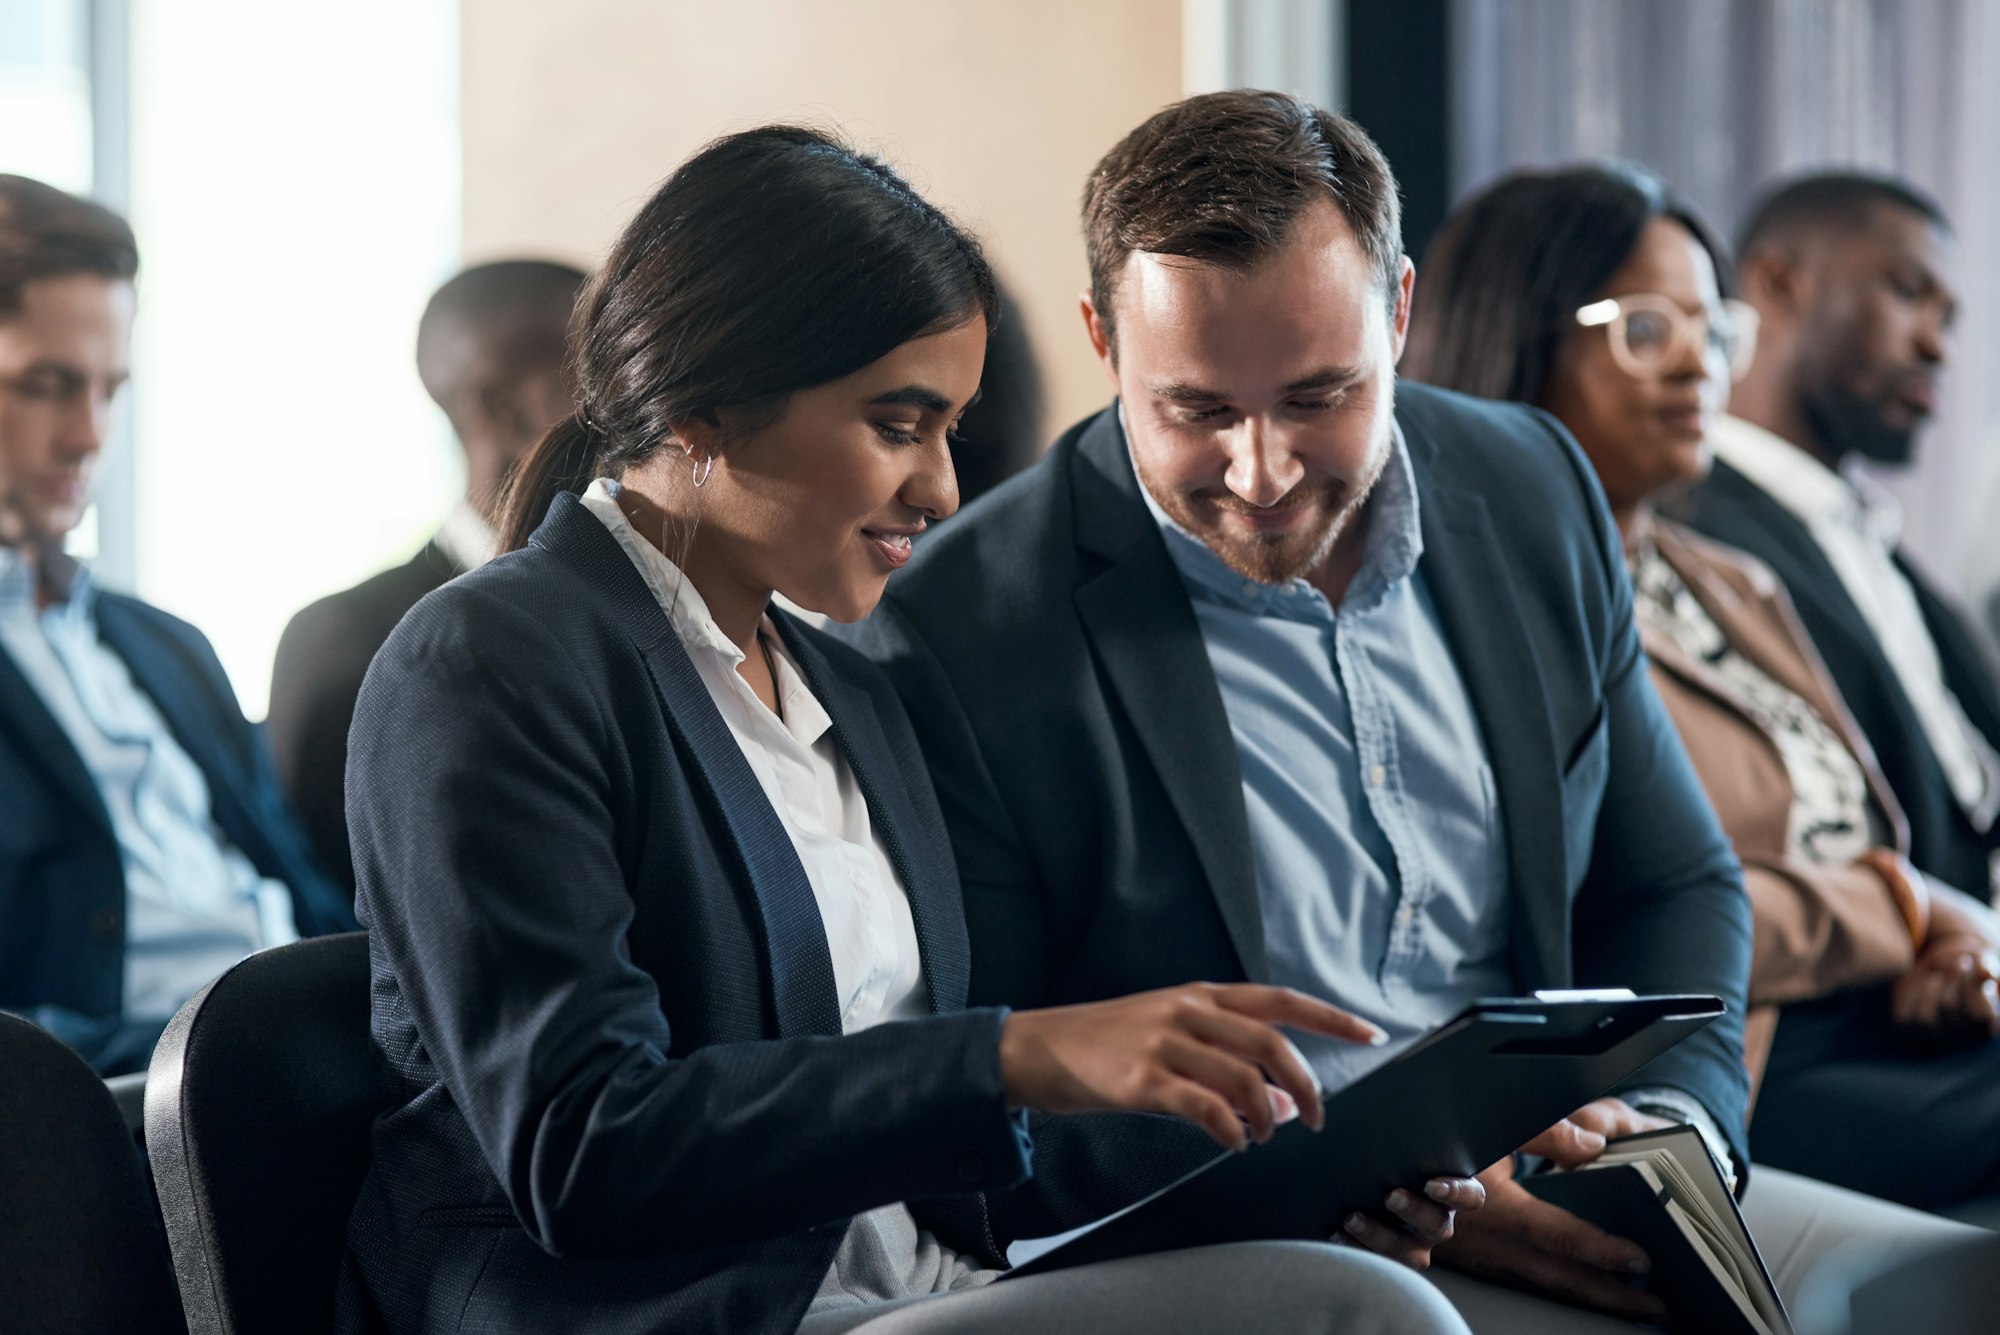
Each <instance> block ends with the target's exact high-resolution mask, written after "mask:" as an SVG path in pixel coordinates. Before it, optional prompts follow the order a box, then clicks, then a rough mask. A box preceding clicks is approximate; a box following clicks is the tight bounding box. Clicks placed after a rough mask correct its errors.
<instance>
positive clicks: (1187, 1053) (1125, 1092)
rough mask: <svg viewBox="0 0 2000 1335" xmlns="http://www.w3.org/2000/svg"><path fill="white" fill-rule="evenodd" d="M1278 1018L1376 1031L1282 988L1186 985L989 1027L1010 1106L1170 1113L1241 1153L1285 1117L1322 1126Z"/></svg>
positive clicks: (1355, 1038)
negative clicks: (996, 1030)
mask: <svg viewBox="0 0 2000 1335" xmlns="http://www.w3.org/2000/svg"><path fill="white" fill-rule="evenodd" d="M1281 1024H1282V1025H1290V1026H1291V1027H1292V1028H1294V1029H1303V1030H1305V1031H1306V1032H1308V1033H1314V1034H1324V1035H1326V1036H1328V1037H1330V1038H1342V1039H1346V1040H1348V1041H1349V1042H1352V1043H1371V1044H1372V1043H1381V1042H1384V1041H1386V1039H1387V1035H1385V1034H1384V1033H1383V1032H1382V1031H1381V1030H1380V1029H1377V1028H1376V1027H1375V1026H1374V1025H1372V1024H1370V1023H1369V1022H1368V1021H1366V1020H1364V1019H1361V1018H1360V1017H1359V1016H1356V1015H1350V1014H1348V1013H1347V1012H1346V1011H1343V1010H1340V1009H1339V1008H1337V1007H1334V1006H1329V1005H1327V1004H1326V1003H1325V1002H1323V1001H1316V1000H1314V999H1313V998H1311V997H1309V996H1306V995H1305V994H1304V993H1302V992H1294V991H1292V990H1291V989H1289V988H1283V987H1265V986H1262V985H1259V984H1256V983H1231V984H1219V983H1190V984H1187V985H1186V986H1183V987H1170V988H1164V989H1162V990H1160V991H1157V992H1141V993H1139V994H1138V995H1136V996H1130V997H1120V998H1118V999H1117V1000H1115V1001H1099V1002H1093V1003H1090V1004H1088V1005H1081V1006H1059V1007H1055V1008H1052V1009H1049V1010H1036V1011H1015V1012H1014V1013H1013V1014H1012V1015H1009V1016H1008V1017H1007V1022H1006V1025H1005V1027H1004V1028H1003V1029H1002V1030H1001V1034H1000V1074H1001V1078H1002V1080H1003V1081H1004V1082H1005V1083H1006V1087H1007V1101H1008V1103H1009V1104H1010V1105H1011V1106H1013V1107H1017V1108H1039V1109H1041V1110H1042V1111H1043V1112H1052V1113H1077V1112H1110V1111H1119V1110H1122V1111H1127V1112H1155V1113H1170V1114H1172V1115H1173V1116H1176V1117H1184V1118H1186V1119H1187V1120H1188V1121H1190V1122H1193V1123H1194V1124H1195V1125H1197V1126H1199V1127H1200V1128H1201V1129H1202V1130H1204V1131H1206V1132H1208V1134H1209V1135H1211V1136H1213V1137H1214V1138H1215V1140H1216V1142H1217V1143H1218V1144H1220V1145H1222V1146H1223V1147H1224V1148H1225V1149H1231V1150H1241V1149H1245V1148H1247V1147H1248V1144H1249V1142H1250V1140H1253V1139H1254V1140H1256V1141H1257V1142H1258V1143H1259V1144H1262V1143H1263V1142H1264V1141H1267V1140H1269V1139H1270V1138H1271V1133H1272V1131H1273V1130H1275V1129H1276V1128H1277V1126H1278V1124H1279V1123H1280V1122H1285V1121H1290V1120H1291V1118H1292V1117H1294V1116H1303V1117H1304V1119H1305V1123H1306V1125H1307V1126H1309V1127H1311V1128H1312V1129H1313V1130H1315V1131H1317V1130H1319V1129H1320V1126H1321V1125H1322V1118H1323V1114H1322V1113H1321V1110H1320V1102H1319V1083H1318V1082H1317V1081H1316V1080H1314V1079H1313V1075H1312V1072H1311V1071H1309V1070H1307V1069H1306V1064H1305V1061H1304V1060H1303V1059H1302V1058H1301V1057H1300V1056H1299V1050H1298V1049H1297V1048H1295V1047H1293V1046H1292V1043H1291V1040H1290V1039H1288V1038H1286V1037H1285V1036H1284V1035H1283V1034H1281V1033H1279V1032H1278V1030H1277V1029H1276V1028H1275V1027H1274V1026H1277V1025H1281ZM1246 1126H1247V1128H1248V1134H1247V1136H1246V1134H1245V1128H1246Z"/></svg>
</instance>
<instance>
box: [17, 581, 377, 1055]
mask: <svg viewBox="0 0 2000 1335" xmlns="http://www.w3.org/2000/svg"><path fill="white" fill-rule="evenodd" d="M95 611H96V620H97V633H98V637H99V638H100V639H101V640H102V641H103V643H104V644H105V646H106V647H107V648H109V649H110V650H111V651H112V652H113V653H115V654H117V655H118V657H119V658H121V659H123V660H124V662H125V665H126V667H127V668H129V669H130V670H131V673H132V680H133V681H134V682H135V683H137V684H138V686H139V689H141V690H143V691H144V692H145V693H146V694H147V695H148V696H149V697H150V698H151V699H152V701H153V704H154V705H155V706H156V707H157V708H158V709H159V711H160V715H161V717H162V718H163V719H165V720H166V724H167V727H168V728H169V729H170V730H171V731H172V732H173V735H174V739H175V740H176V741H178V742H179V743H180V744H181V746H182V747H183V748H184V749H185V750H186V751H187V753H188V755H189V756H190V757H191V758H192V759H193V760H194V763H195V764H196V765H197V766H198V767H199V768H200V770H201V773H202V777H203V778H204V779H206V780H207V781H208V791H209V800H210V803H211V804H212V808H213V812H214V816H215V823H216V825H217V826H219V827H220V828H221V830H222V832H223V834H224V835H226V836H228V838H229V841H230V842H231V843H233V844H234V845H235V846H236V847H237V848H238V849H240V850H241V851H242V853H243V855H244V856H245V857H247V858H249V859H250V862H251V864H252V865H253V866H255V867H256V868H257V871H258V873H259V874H260V875H263V876H268V877H271V878H273V879H275V880H279V881H283V882H284V883H285V885H286V886H288V887H289V888H290V889H291V892H292V913H293V916H294V918H295V919H296V920H297V923H298V928H299V932H300V934H301V935H305V936H313V935H317V934H319V933H323V932H342V931H351V930H352V929H353V927H354V918H353V916H352V914H351V913H350V912H349V911H348V908H347V896H346V895H345V894H343V893H341V892H340V891H339V890H338V889H337V888H336V887H335V886H334V885H333V883H332V882H330V881H329V880H328V879H327V877H326V875H325V873H324V872H322V871H321V870H320V868H319V865H318V864H317V862H315V861H314V859H313V855H312V852H311V850H310V849H309V848H308V847H307V845H306V840H305V836H304V834H303V833H301V831H300V829H299V826H298V823H297V821H296V820H295V819H294V818H293V816H292V813H291V810H290V809H289V808H288V807H287V806H286V803H285V799H284V796H283V795H282V794H281V793H280V792H279V790H278V783H277V779H276V777H275V776H274V774H273V772H272V769H271V761H270V758H269V756H268V755H266V753H265V750H264V745H263V742H262V741H261V740H260V739H259V737H258V736H257V732H256V729H254V728H253V727H251V725H250V723H249V721H248V720H246V719H245V718H244V717H243V711H242V709H241V708H240V707H239V706H238V705H237V703H236V693H235V692H234V691H233V690H231V689H230V685H229V678H228V677H227V676H226V675H225V674H224V672H223V670H222V664H221V663H220V662H219V661H217V659H216V657H215V650H214V649H212V648H211V647H210V646H209V643H208V640H207V638H206V637H205V636H203V635H202V633H201V632H200V631H198V630H196V629H195V628H194V627H193V626H190V625H189V624H188V623H187V622H185V621H182V620H180V619H179V618H178V617H172V616H169V615H167V614H166V613H165V612H162V611H161V610H160V609H158V608H157V607H149V606H147V605H146V604H145V603H142V602H140V601H139V600H138V599H136V598H128V597H124V596H122V595H119V594H115V593H106V592H99V593H98V594H97V604H96V609H95ZM124 998H125V866H124V861H123V858H122V857H121V855H120V853H119V850H118V840H117V837H116V835H115V834H114V833H113V832H112V828H111V816H110V813H109V812H107V811H106V810H105V807H104V799H103V798H102V797H101V796H100V795H99V793H98V789H97V782H96V780H95V779H94V778H93V777H92V776H91V774H90V772H89V770H87V769H86V768H85V767H84V763H83V758H82V757H81V756H80V755H78V754H77V750H76V747H75V746H74V745H73V744H72V743H71V742H70V740H69V737H68V735H67V734H66V733H64V732H63V730H62V725H61V724H60V723H58V722H56V719H55V716H54V715H53V714H51V713H50V712H49V710H48V706H47V705H46V704H44V703H43V702H42V698H41V696H40V695H38V694H37V693H36V692H35V689H34V687H32V686H31V685H29V683H28V679H27V677H25V676H24V675H22V673H21V670H20V668H19V667H18V666H17V665H16V664H15V663H14V660H13V659H12V658H11V657H9V656H8V655H7V654H5V653H4V652H0V1008H4V1009H7V1010H12V1011H19V1012H21V1013H23V1014H26V1015H28V1016H30V1017H31V1018H33V1019H36V1020H38V1021H41V1022H42V1023H45V1024H47V1025H48V1026H49V1028H51V1029H52V1030H54V1031H55V1032H56V1033H57V1034H59V1035H60V1036H61V1037H63V1038H64V1039H65V1040H66V1041H68V1042H69V1043H71V1044H72V1045H73V1046H75V1047H76V1048H77V1049H78V1050H79V1051H80V1052H81V1053H82V1054H83V1055H84V1057H85V1059H86V1060H88V1061H89V1062H90V1063H91V1064H92V1065H93V1066H95V1067H96V1068H97V1069H98V1070H99V1071H100V1072H102V1073H103V1074H106V1075H116V1074H122V1073H124V1072H127V1071H143V1070H144V1069H145V1068H146V1063H147V1061H148V1060H149V1059H150V1058H151V1055H152V1050H153V1043H154V1041H155V1040H156V1039H158V1038H159V1035H160V1028H161V1024H162V1022H161V1021H157V1020H156V1021H150V1022H145V1023H137V1024H134V1023H128V1022H127V1021H126V1020H125V1019H124V1016H123V1011H124Z"/></svg>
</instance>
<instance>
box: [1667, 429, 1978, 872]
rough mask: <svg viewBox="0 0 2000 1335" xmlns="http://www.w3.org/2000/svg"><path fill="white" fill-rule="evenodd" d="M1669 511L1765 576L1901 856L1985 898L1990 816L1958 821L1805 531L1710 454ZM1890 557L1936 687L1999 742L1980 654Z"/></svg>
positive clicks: (1877, 655)
mask: <svg viewBox="0 0 2000 1335" xmlns="http://www.w3.org/2000/svg"><path fill="white" fill-rule="evenodd" d="M1669 512H1670V513H1671V514H1673V515H1674V517H1675V518H1677V519H1680V520H1682V521H1683V522H1685V523H1687V524H1688V525H1690V526H1692V527H1693V528H1696V529H1699V530H1700V531H1701V532H1703V533H1706V534H1708V535H1709V536H1710V537H1712V538H1714V539H1716V540H1717V541H1718V542H1726V543H1728V544H1729V545H1730V546H1732V547H1736V548H1740V549H1741V550H1743V551H1746V552H1749V553H1750V554H1751V555H1753V556H1755V557H1757V558H1758V559H1759V560H1761V561H1762V562H1763V563H1764V564H1765V565H1767V566H1769V567H1771V569H1772V570H1773V571H1774V572H1776V574H1777V576H1778V578H1779V579H1780V580H1782V581H1783V582H1784V585H1785V590H1786V592H1788V593H1790V594H1791V596H1792V605H1793V606H1794V607H1796V608H1798V612H1799V620H1800V621H1802V622H1803V623H1804V624H1805V628H1806V633H1807V634H1808V635H1810V636H1811V637H1812V641H1813V646H1814V647H1815V648H1817V649H1818V650H1819V655H1820V657H1821V658H1822V659H1824V660H1825V661H1826V665H1827V669H1828V670H1829V671H1830V672H1832V673H1833V681H1834V685H1836V686H1838V687H1839V688H1840V695H1841V698H1842V699H1843V700H1845V701H1846V702H1847V708H1848V710H1849V711H1850V712H1851V713H1853V715H1854V721H1855V723H1856V724H1858V725H1859V726H1860V728H1861V735H1862V736H1863V737H1866V738H1867V739H1868V744H1869V746H1871V747H1872V748H1873V749H1874V751H1875V759H1876V762H1877V763H1878V764H1880V765H1881V766H1882V774H1883V776H1884V777H1885V778H1887V779H1888V781H1889V787H1890V788H1891V789H1892V790H1893V791H1894V792H1895V794H1896V801H1897V803H1898V804H1899V805H1901V806H1902V808H1903V814H1904V815H1905V816H1907V817H1908V818H1909V821H1910V861H1911V862H1913V863H1915V864H1916V865H1917V866H1918V867H1919V868H1921V869H1922V870H1924V871H1926V872H1928V873H1929V874H1930V875H1932V876H1935V877H1937V878H1938V879H1939V880H1942V881H1944V882H1946V883H1947V884H1949V885H1954V886H1957V887H1958V888H1959V889H1961V890H1963V891H1965V892H1966V893H1967V894H1969V895H1976V896H1978V897H1979V898H1980V899H1989V898H1990V897H1991V896H1992V879H1991V872H1990V870H1989V866H1990V861H1991V858H1992V855H1993V852H1994V850H1995V849H1996V848H2000V822H1996V823H1995V824H1994V826H1993V828H1991V829H1989V830H1986V831H1984V832H1982V831H1980V830H1976V829H1974V828H1973V825H1972V822H1971V821H1970V820H1968V819H1966V815H1965V808H1963V807H1961V806H1960V805H1959V804H1958V799H1957V798H1956V797H1955V796H1953V795H1952V791H1951V781H1950V780H1948V779H1947V778H1945V774H1944V769H1943V767H1942V766H1940V765H1939V764H1938V761H1937V754H1936V752H1934V751H1932V750H1931V744H1930V738H1929V737H1928V736H1927V735H1926V734H1925V732H1924V727H1923V723H1922V721H1921V720H1919V719H1918V718H1917V711H1916V709H1915V707H1914V706H1912V705H1911V704H1910V698H1909V696H1907V695H1905V694H1904V693H1903V686H1902V683H1901V682H1900V681H1899V680H1898V679H1897V677H1896V670H1895V668H1894V667H1892V666H1891V665H1890V663H1889V658H1888V655H1886V654H1884V653H1883V652H1882V646H1881V644H1880V643H1879V642H1878V641H1877V640H1876V638H1875V632H1874V631H1873V630H1871V629H1870V628H1869V625H1868V621H1867V619H1866V618H1865V617H1863V616H1862V615H1861V610H1860V609H1859V608H1857V607H1856V606H1855V605H1854V600H1853V598H1851V597H1850V596H1849V595H1848V592H1847V586H1846V585H1845V584H1843V583H1841V580H1840V576H1839V575H1838V574H1837V573H1836V572H1835V571H1834V568H1833V564H1832V563H1831V562H1830V561H1828V560H1827V559H1826V553H1825V552H1824V551H1822V550H1821V549H1820V545H1819V543H1818V542H1817V541H1816V540H1815V539H1814V538H1813V535H1812V532H1811V530H1809V529H1808V528H1807V527H1806V526H1805V524H1804V522H1803V521H1801V520H1800V519H1799V517H1798V516H1797V515H1795V514H1793V513H1792V512H1791V511H1790V510H1787V509H1786V508H1785V507H1784V506H1783V505H1782V504H1780V503H1779V502H1778V500H1777V498H1776V497H1774V496H1772V495H1771V494H1770V493H1769V492H1767V491H1765V490H1764V489H1763V488H1762V487H1760V486H1758V485H1757V484H1756V483H1755V482H1752V481H1751V480H1750V479H1749V478H1747V477H1745V476H1744V475H1743V474H1742V473H1740V472H1738V471H1737V470H1736V469H1734V468H1731V467H1730V466H1729V465H1728V464H1726V463H1723V462H1722V461H1721V460H1719V459H1718V460H1717V461H1716V463H1715V466H1714V468H1713V469H1712V470H1710V472H1709V475H1708V477H1707V478H1706V479H1705V480H1704V481H1703V482H1702V484H1701V485H1700V486H1699V487H1696V488H1695V489H1694V490H1693V491H1691V492H1689V493H1688V494H1686V495H1685V496H1682V497H1680V498H1679V499H1678V500H1676V501H1675V502H1674V503H1673V504H1672V505H1671V506H1670V507H1669ZM1895 559H1896V564H1897V566H1898V567H1899V568H1900V569H1901V570H1902V572H1903V574H1904V576H1905V578H1907V579H1908V580H1909V581H1910V587H1911V588H1912V589H1913V590H1915V592H1916V595H1917V606H1918V608H1919V609H1920V610H1921V611H1922V613H1923V617H1924V625H1925V626H1926V627H1928V628H1929V630H1930V633H1931V639H1932V641H1933V642H1935V643H1936V645H1937V650H1938V662H1939V663H1940V665H1941V666H1942V667H1943V668H1944V683H1945V685H1946V686H1947V687H1949V688H1950V690H1951V693H1952V694H1953V695H1955V696H1957V697H1958V703H1959V704H1960V705H1961V706H1962V707H1963V708H1964V710H1965V716H1966V717H1967V718H1968V719H1970V720H1971V721H1972V726H1973V727H1975V728H1977V729H1979V731H1980V732H1981V733H1982V734H1983V735H1984V736H1985V738H1986V740H1987V741H1988V742H1989V743H1991V744H1992V745H1993V746H1994V747H1995V748H1996V749H2000V693H1996V691H1995V688H1994V681H1993V667H1992V664H1991V663H1990V662H1989V661H1988V659H1987V657H1986V653H1985V651H1984V650H1983V649H1981V648H1980V646H1979V641H1978V639H1977V638H1976V637H1975V636H1974V634H1973V632H1972V631H1971V630H1970V629H1969V628H1968V627H1967V626H1966V625H1965V623H1964V622H1963V621H1961V620H1960V619H1959V615H1958V613H1957V612H1955V611H1954V610H1952V608H1951V607H1950V605H1949V604H1947V603H1946V602H1945V600H1944V599H1943V598H1940V597H1939V596H1938V595H1937V594H1936V593H1935V592H1933V591H1932V589H1931V588H1930V586H1929V585H1928V584H1927V583H1926V582H1925V581H1924V579H1923V577H1922V576H1921V575H1919V574H1918V573H1917V571H1916V569H1915V568H1914V567H1913V566H1911V565H1910V563H1909V562H1908V560H1906V559H1905V558H1904V556H1903V554H1902V553H1901V552H1897V553H1896V558H1895Z"/></svg>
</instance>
